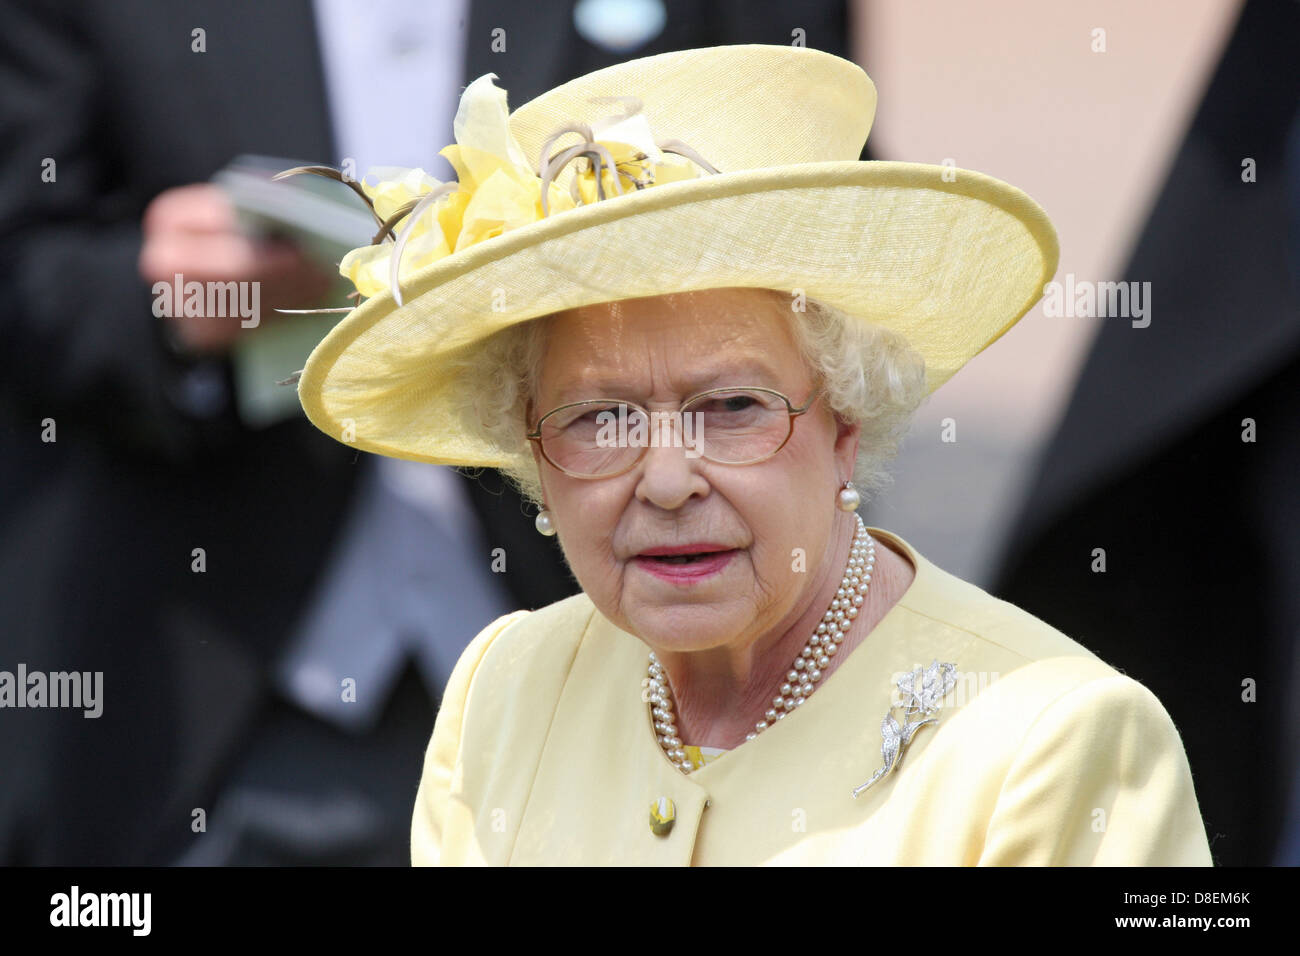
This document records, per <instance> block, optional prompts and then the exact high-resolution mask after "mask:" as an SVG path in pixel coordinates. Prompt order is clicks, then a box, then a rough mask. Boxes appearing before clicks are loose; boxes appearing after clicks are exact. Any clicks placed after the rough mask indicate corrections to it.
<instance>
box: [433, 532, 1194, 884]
mask: <svg viewBox="0 0 1300 956" xmlns="http://www.w3.org/2000/svg"><path fill="white" fill-rule="evenodd" d="M871 532H872V534H874V535H877V536H880V537H885V538H888V539H890V540H892V541H894V542H896V543H897V544H898V545H899V546H900V548H901V549H902V550H904V551H905V552H906V553H907V554H908V555H909V556H910V557H911V560H912V562H913V564H914V565H915V567H916V577H915V579H914V580H913V582H912V584H911V586H910V588H909V589H908V590H907V592H906V593H905V594H904V595H903V597H902V598H901V599H900V600H899V601H898V603H897V604H896V605H895V606H894V607H892V608H890V610H889V611H888V613H887V614H886V615H885V617H884V618H883V619H882V620H881V621H880V623H879V624H877V625H876V627H875V629H874V630H873V631H872V632H871V633H870V634H869V635H868V636H867V638H866V640H864V641H863V642H862V643H861V644H860V645H859V646H858V647H857V648H856V649H854V651H853V652H852V653H851V654H850V655H849V657H848V659H847V660H846V661H845V662H844V663H843V664H841V665H840V667H839V669H838V670H837V671H835V672H834V673H833V674H831V675H830V677H828V678H827V679H826V681H825V683H824V684H822V685H821V686H820V687H819V688H818V690H817V692H816V693H815V694H813V695H812V696H811V697H809V698H808V702H807V703H806V704H804V706H803V707H801V708H800V709H799V710H797V711H795V712H794V713H793V714H791V715H790V716H789V717H788V718H786V719H784V720H782V721H780V722H778V723H776V724H774V725H773V726H772V727H770V728H769V729H768V730H766V731H764V732H763V733H762V734H760V735H759V736H758V737H756V738H755V739H754V740H751V741H748V742H747V743H745V744H743V745H742V746H740V747H737V748H736V749H734V750H732V751H729V752H727V753H725V754H723V755H722V756H721V757H719V758H717V759H716V760H715V761H714V762H712V763H710V764H708V765H706V766H704V767H702V768H701V769H699V770H696V771H694V772H693V773H691V774H690V775H689V776H686V775H684V774H682V773H681V771H679V770H677V769H676V768H675V767H673V766H672V765H671V764H670V763H669V762H668V758H667V757H666V756H665V755H664V753H663V751H662V750H661V748H660V746H659V743H658V741H657V739H656V736H655V731H654V728H653V726H652V722H651V721H652V718H651V716H650V713H649V707H650V705H649V704H647V703H644V702H643V701H642V699H641V680H642V678H643V677H644V676H645V674H646V659H647V648H646V646H645V645H644V644H642V643H641V641H639V640H638V639H637V638H635V637H633V636H632V635H629V634H627V633H626V632H624V631H621V630H619V629H617V628H616V627H614V626H613V625H612V624H610V623H609V622H608V621H607V620H606V619H605V618H604V617H603V616H602V615H601V614H600V613H599V612H598V611H597V610H596V608H595V606H594V605H593V604H592V603H591V600H590V599H589V598H588V597H587V596H586V595H583V594H579V595H576V596H574V597H571V598H568V599H566V600H563V601H559V602H557V603H555V604H552V605H550V606H549V607H546V608H542V609H541V610H538V611H533V612H528V611H518V612H516V613H514V614H510V615H507V616H505V617H502V618H500V619H498V620H497V621H495V622H493V623H492V624H491V625H490V626H489V627H487V628H486V629H485V630H483V631H482V633H480V634H479V635H478V636H477V637H476V638H475V639H474V641H473V642H472V643H471V644H470V645H469V647H468V648H467V649H466V650H465V653H464V655H463V656H462V657H461V659H460V661H459V663H458V664H457V665H456V669H455V671H454V673H453V674H452V677H451V680H450V682H449V684H448V686H447V690H446V693H445V695H444V697H443V701H442V707H441V710H440V711H439V713H438V718H437V721H436V723H435V726H434V730H433V738H432V740H431V742H430V744H429V749H428V752H427V754H426V757H425V765H424V773H423V776H422V778H421V780H420V786H419V792H418V794H417V795H416V804H415V812H414V816H413V819H412V825H411V859H412V862H413V863H414V864H416V865H424V864H443V865H459V864H485V863H486V864H494V865H496V864H514V865H521V864H543V865H545V864H615V865H624V864H633V865H641V864H646V865H689V864H693V865H697V866H698V865H751V864H759V863H766V864H778V865H784V864H794V865H804V864H838V865H845V864H882V865H889V864H905V865H908V864H918V865H968V864H980V865H1019V864H1069V865H1080V864H1104V865H1207V866H1208V865H1210V864H1211V859H1210V851H1209V846H1208V844H1207V841H1206V837H1205V829H1204V826H1203V824H1202V822H1201V817H1200V811H1199V808H1198V806H1197V802H1196V794H1195V791H1194V790H1193V787H1192V775H1191V771H1190V769H1189V767H1188V764H1187V756H1186V754H1185V752H1184V750H1183V745H1182V740H1181V739H1180V737H1179V735H1178V731H1177V730H1176V729H1175V727H1174V724H1173V722H1172V721H1171V720H1170V718H1169V715H1168V713H1167V712H1166V711H1165V709H1164V708H1163V707H1162V706H1161V704H1160V702H1159V700H1157V699H1156V697H1155V696H1154V695H1153V694H1152V693H1151V692H1150V691H1149V690H1147V689H1146V688H1145V687H1144V686H1143V685H1141V684H1139V683H1138V682H1137V681H1135V680H1133V679H1131V678H1129V677H1126V676H1124V675H1122V674H1120V673H1118V672H1117V671H1116V670H1115V669H1114V668H1112V667H1110V666H1109V665H1107V664H1105V663H1103V662H1102V661H1101V660H1100V659H1098V658H1097V657H1096V656H1095V655H1093V654H1092V653H1091V652H1089V651H1088V650H1086V649H1085V648H1084V647H1082V646H1080V645H1079V644H1077V643H1075V642H1074V641H1072V640H1070V639H1069V638H1068V637H1066V636H1065V635H1064V634H1061V633H1060V632H1059V631H1056V630H1055V629H1053V628H1052V627H1050V626H1048V625H1047V624H1045V623H1043V622H1042V621H1040V620H1038V619H1037V618H1035V617H1033V616H1032V615H1030V614H1028V613H1027V612H1025V611H1023V610H1021V609H1019V608H1017V607H1015V606H1014V605H1011V604H1008V603H1006V602H1004V601H999V600H997V599H996V598H994V597H992V596H990V595H988V594H986V593H985V592H984V591H982V590H980V589H979V588H977V587H975V586H974V585H972V584H968V583H967V582H965V581H962V580H960V579H959V578H956V577H953V576H952V575H950V574H948V573H947V572H945V571H943V570H941V569H940V568H938V567H936V566H934V565H933V564H931V563H930V562H929V561H927V560H926V559H925V558H923V557H922V556H921V555H919V554H918V553H917V552H916V551H915V549H913V548H912V547H911V546H910V545H908V544H907V543H906V542H905V541H903V540H902V539H901V538H899V537H898V536H897V535H893V534H891V533H889V532H886V531H882V530H880V529H876V528H872V529H871ZM936 659H937V660H938V661H940V662H951V663H953V664H955V665H956V668H957V671H958V672H959V674H960V675H961V677H962V681H961V682H959V683H958V685H957V686H956V687H955V688H954V689H953V691H952V692H951V693H950V694H949V696H948V697H947V699H946V700H945V702H944V706H942V707H941V708H940V709H939V710H938V711H937V712H936V715H937V716H938V717H939V720H938V722H937V723H935V724H931V725H929V726H925V727H922V728H921V729H920V730H918V731H916V733H915V736H914V737H913V738H912V740H911V742H910V744H909V745H908V746H907V747H906V748H905V749H904V751H903V755H902V757H901V760H900V761H899V762H898V764H897V766H896V768H895V770H894V772H893V773H892V774H890V775H888V776H885V777H884V778H883V779H881V780H880V781H879V782H877V783H876V784H874V785H873V786H872V787H871V788H870V789H868V790H867V791H865V792H864V793H862V794H861V796H859V797H857V798H856V799H855V798H854V797H853V796H852V795H851V792H852V790H853V789H854V788H855V787H857V786H858V785H860V784H862V783H864V782H866V781H867V780H868V779H869V778H870V777H871V775H872V773H873V772H874V771H875V770H876V769H877V768H879V767H880V766H881V765H882V758H881V739H882V738H881V723H882V721H883V719H884V718H885V715H886V712H887V711H890V708H891V704H892V705H897V704H898V703H899V702H900V699H899V698H898V697H897V694H898V690H897V688H896V687H895V681H896V680H897V678H898V677H900V676H901V675H903V674H905V673H907V672H910V671H913V670H914V669H916V668H923V667H925V666H926V665H928V664H930V662H931V661H932V660H936ZM892 713H893V715H894V716H895V717H897V718H899V719H900V720H901V719H902V709H901V707H897V706H896V707H895V709H894V710H893V711H892ZM661 797H668V798H669V799H671V800H672V801H673V803H674V804H675V808H676V820H675V822H674V825H673V827H672V829H671V830H670V831H669V832H668V833H667V834H666V835H662V836H657V835H655V834H654V833H653V832H652V831H651V828H650V808H651V804H652V803H654V802H655V801H657V800H658V799H659V798H661Z"/></svg>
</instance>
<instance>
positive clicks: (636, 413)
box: [539, 401, 647, 478]
mask: <svg viewBox="0 0 1300 956" xmlns="http://www.w3.org/2000/svg"><path fill="white" fill-rule="evenodd" d="M539 430H540V432H541V436H542V439H541V440H542V451H543V453H544V454H545V455H546V457H547V458H548V459H549V460H550V462H551V464H553V465H555V466H556V467H557V468H561V469H563V470H564V471H567V472H568V473H569V474H571V475H580V476H582V477H586V478H600V477H603V476H605V475H614V474H618V473H619V472H621V471H625V470H626V469H628V468H630V467H632V465H634V464H635V463H636V461H637V459H639V458H640V457H641V448H642V446H643V445H645V444H646V442H645V441H644V440H638V437H639V436H644V435H646V434H647V427H646V422H645V414H644V413H643V412H642V411H641V410H640V409H638V408H634V407H632V406H630V405H627V404H624V403H621V402H603V401H594V402H579V403H577V404H576V405H570V406H567V407H565V408H558V409H556V410H555V411H554V412H552V413H551V414H549V415H547V416H546V417H545V418H544V419H542V422H541V425H540V429H539Z"/></svg>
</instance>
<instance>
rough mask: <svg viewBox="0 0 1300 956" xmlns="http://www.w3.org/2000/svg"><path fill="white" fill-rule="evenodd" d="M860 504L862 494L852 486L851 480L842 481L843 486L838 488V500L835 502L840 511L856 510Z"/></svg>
mask: <svg viewBox="0 0 1300 956" xmlns="http://www.w3.org/2000/svg"><path fill="white" fill-rule="evenodd" d="M860 504H862V496H861V495H860V494H858V490H857V489H856V488H854V487H853V482H851V481H846V482H844V487H843V488H841V489H840V494H839V500H838V501H836V502H835V506H836V507H837V508H839V509H840V510H841V511H857V510H858V506H859V505H860Z"/></svg>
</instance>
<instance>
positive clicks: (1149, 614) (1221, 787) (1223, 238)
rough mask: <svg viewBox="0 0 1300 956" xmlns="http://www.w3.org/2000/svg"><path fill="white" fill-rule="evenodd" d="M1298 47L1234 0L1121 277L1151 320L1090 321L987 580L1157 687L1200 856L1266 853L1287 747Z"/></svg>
mask: <svg viewBox="0 0 1300 956" xmlns="http://www.w3.org/2000/svg"><path fill="white" fill-rule="evenodd" d="M1297 44H1300V7H1297V5H1296V4H1294V3H1291V2H1288V0H1251V2H1250V3H1248V4H1247V5H1246V7H1245V8H1244V10H1243V12H1242V14H1241V18H1240V20H1239V22H1238V24H1237V27H1236V29H1235V31H1234V34H1233V36H1232V39H1231V41H1230V42H1229V44H1228V46H1227V48H1226V50H1225V53H1224V56H1223V59H1222V61H1221V63H1220V64H1219V66H1218V68H1217V69H1216V71H1215V74H1214V77H1213V80H1212V82H1211V84H1210V86H1209V89H1208V91H1207V93H1206V96H1205V98H1204V100H1203V101H1202V103H1201V105H1200V107H1199V109H1198V110H1197V113H1196V116H1195V119H1194V121H1193V124H1192V127H1191V129H1190V130H1189V132H1188V134H1187V137H1186V139H1185V141H1184V142H1183V144H1182V146H1181V148H1180V150H1179V152H1178V155H1177V157H1176V160H1175V163H1174V166H1173V168H1172V170H1171V172H1170V174H1169V178H1168V180H1167V181H1166V183H1165V185H1164V188H1163V189H1162V190H1161V193H1160V196H1159V199H1158V201H1157V204H1156V206H1155V209H1154V211H1153V212H1152V215H1151V218H1150V221H1149V222H1148V223H1147V226H1146V228H1145V230H1144V231H1143V233H1142V236H1141V238H1140V241H1139V243H1138V246H1137V248H1136V251H1135V252H1134V255H1133V258H1132V261H1131V262H1130V263H1129V265H1128V268H1127V269H1126V270H1125V273H1124V274H1123V275H1122V276H1121V277H1120V278H1122V279H1124V280H1130V281H1137V282H1143V281H1145V282H1150V283H1152V289H1151V291H1152V299H1151V302H1152V312H1151V325H1150V326H1149V327H1147V328H1144V329H1135V328H1132V327H1131V325H1130V323H1129V321H1128V320H1126V319H1118V318H1110V319H1104V320H1103V322H1104V324H1103V326H1102V329H1101V332H1100V333H1099V335H1098V338H1097V341H1096V344H1095V346H1094V348H1093V350H1092V352H1091V354H1090V355H1089V357H1088V360H1087V362H1086V364H1085V366H1084V368H1083V371H1082V373H1081V375H1080V378H1079V382H1078V384H1077V386H1076V389H1075V394H1074V396H1073V398H1072V399H1071V402H1070V404H1069V407H1068V410H1067V411H1066V414H1065V418H1064V419H1063V421H1062V423H1061V425H1060V427H1059V429H1058V431H1057V433H1056V434H1055V435H1054V436H1053V438H1052V440H1051V442H1050V444H1049V448H1048V450H1047V452H1046V454H1045V455H1044V458H1043V461H1042V464H1041V468H1040V472H1039V474H1038V476H1037V480H1036V482H1035V484H1034V487H1033V489H1032V491H1031V493H1030V495H1029V498H1028V500H1027V501H1026V503H1025V505H1024V510H1023V513H1022V514H1021V516H1020V519H1019V521H1018V523H1017V524H1016V526H1015V528H1014V531H1013V534H1012V536H1011V538H1010V542H1009V545H1008V548H1007V554H1006V557H1005V561H1004V566H1003V569H1002V572H1001V575H1000V578H999V580H998V582H997V583H996V585H995V587H994V590H995V592H996V593H998V594H999V595H1000V596H1001V597H1004V598H1006V599H1007V600H1010V601H1012V602H1014V603H1016V604H1019V605H1022V606H1024V607H1026V608H1027V609H1029V610H1030V611H1032V612H1034V613H1036V614H1039V615H1040V616H1042V617H1044V618H1046V619H1047V620H1050V621H1052V623H1053V624H1054V625H1056V626H1058V627H1060V628H1061V629H1062V630H1064V631H1066V632H1067V633H1069V634H1070V635H1071V636H1073V637H1075V638H1076V639H1077V640H1079V641H1080V642H1081V643H1083V644H1084V645H1086V646H1087V647H1089V648H1090V649H1092V650H1093V651H1095V652H1096V653H1097V654H1099V655H1100V656H1101V657H1102V658H1104V659H1105V660H1107V661H1109V662H1110V663H1111V664H1113V665H1115V666H1116V667H1119V668H1121V669H1123V670H1125V671H1126V672H1127V673H1128V674H1129V676H1131V677H1134V678H1136V679H1138V680H1140V681H1142V682H1143V683H1145V684H1147V685H1148V686H1149V687H1150V688H1151V689H1152V690H1153V691H1154V692H1155V693H1156V695H1157V696H1158V697H1159V698H1160V700H1161V701H1162V702H1163V703H1164V705H1165V706H1166V708H1167V709H1168V710H1169V713H1170V715H1171V716H1172V717H1173V719H1174V722H1175V724H1176V725H1177V726H1178V728H1179V730H1180V731H1181V733H1182V737H1183V742H1184V744H1185V746H1186V749H1187V756H1188V761H1189V763H1190V765H1191V769H1192V774H1193V778H1194V781H1195V785H1196V792H1197V796H1198V798H1199V800H1200V804H1201V811H1202V815H1203V817H1204V819H1205V825H1206V831H1207V833H1208V834H1209V837H1210V844H1211V851H1212V853H1213V855H1214V858H1215V862H1216V863H1218V864H1220V865H1241V864H1254V865H1261V864H1268V863H1270V862H1271V861H1272V853H1273V845H1274V842H1275V840H1276V837H1277V833H1278V829H1279V826H1280V822H1281V818H1282V812H1283V804H1284V801H1285V800H1286V799H1287V796H1288V792H1287V788H1288V786H1289V784H1290V781H1291V780H1292V779H1293V777H1294V773H1295V767H1296V756H1295V755H1296V751H1297V744H1300V734H1298V733H1297V719H1298V718H1300V709H1297V708H1296V706H1295V704H1294V703H1293V701H1294V700H1295V699H1296V690H1297V687H1296V686H1295V682H1294V681H1295V678H1294V676H1293V675H1295V674H1296V671H1295V664H1294V661H1295V659H1296V657H1295V655H1296V649H1297V645H1300V589H1298V588H1297V586H1296V585H1297V581H1300V534H1298V533H1297V532H1300V499H1298V498H1297V496H1296V493H1295V480H1296V478H1295V476H1296V474H1297V473H1300V444H1297V442H1296V435H1297V429H1300V300H1298V299H1297V291H1298V284H1297V279H1298V276H1297V274H1296V266H1295V263H1296V262H1297V261H1298V260H1297V258H1296V251H1297V249H1298V248H1300V216H1297V215H1296V214H1295V207H1294V206H1292V207H1290V209H1289V206H1288V204H1289V203H1294V202H1295V201H1296V200H1295V197H1296V196H1300V155H1296V154H1294V153H1293V155H1292V156H1291V157H1290V160H1289V162H1290V172H1288V158H1287V156H1286V153H1285V150H1286V139H1287V133H1288V130H1293V131H1295V132H1296V133H1300V74H1297V72H1296V70H1295V65H1294V51H1295V48H1296V46H1297ZM1293 135H1294V134H1293ZM1292 149H1293V150H1295V151H1296V152H1298V153H1300V138H1297V139H1295V140H1294V141H1293V145H1292ZM1246 157H1250V158H1252V159H1254V160H1255V163H1256V168H1257V171H1258V176H1257V181H1255V182H1244V181H1243V180H1242V161H1243V159H1245V158H1246ZM1288 178H1290V185H1289V186H1288ZM1288 192H1289V194H1290V197H1291V198H1288ZM1245 419H1252V420H1253V421H1254V422H1255V426H1256V430H1257V435H1256V440H1255V441H1254V442H1253V443H1251V442H1243V441H1242V434H1243V430H1244V426H1243V422H1244V420H1245ZM1097 547H1102V548H1105V549H1106V552H1107V559H1108V568H1107V571H1106V573H1105V574H1093V573H1091V572H1090V571H1089V570H1088V569H1089V562H1090V561H1091V554H1092V549H1093V548H1097ZM1246 682H1253V685H1254V687H1255V700H1254V702H1247V701H1245V700H1243V696H1244V695H1247V691H1248V690H1249V686H1250V685H1248V684H1246ZM1297 797H1300V794H1297Z"/></svg>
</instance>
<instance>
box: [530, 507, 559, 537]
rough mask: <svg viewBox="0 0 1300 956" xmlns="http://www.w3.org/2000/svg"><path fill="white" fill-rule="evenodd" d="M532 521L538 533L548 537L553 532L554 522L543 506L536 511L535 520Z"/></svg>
mask: <svg viewBox="0 0 1300 956" xmlns="http://www.w3.org/2000/svg"><path fill="white" fill-rule="evenodd" d="M533 523H534V524H536V525H537V532H538V534H544V535H546V537H548V538H549V537H551V535H553V534H555V522H554V521H553V520H552V519H551V512H550V511H549V510H548V509H546V508H543V509H542V510H541V511H539V512H537V520H536V521H534V522H533Z"/></svg>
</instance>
